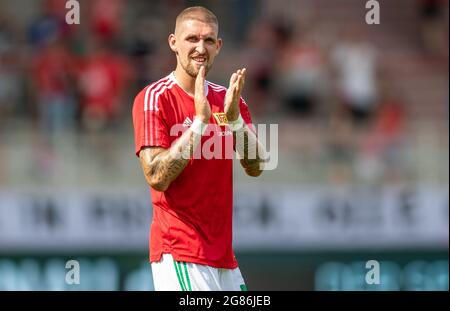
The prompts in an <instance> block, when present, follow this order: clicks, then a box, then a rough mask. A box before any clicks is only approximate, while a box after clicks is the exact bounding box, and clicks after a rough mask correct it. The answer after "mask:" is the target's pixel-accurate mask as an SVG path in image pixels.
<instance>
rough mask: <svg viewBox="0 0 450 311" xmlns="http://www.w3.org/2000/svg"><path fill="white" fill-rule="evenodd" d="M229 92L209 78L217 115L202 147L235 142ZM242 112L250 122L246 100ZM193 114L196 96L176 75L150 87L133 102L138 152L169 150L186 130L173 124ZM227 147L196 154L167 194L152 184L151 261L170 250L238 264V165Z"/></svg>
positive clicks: (179, 256)
mask: <svg viewBox="0 0 450 311" xmlns="http://www.w3.org/2000/svg"><path fill="white" fill-rule="evenodd" d="M225 93H226V88H224V87H222V86H219V85H216V84H213V83H211V82H208V81H206V82H205V94H206V97H207V99H208V102H209V104H210V106H211V112H212V113H211V119H210V120H209V123H210V124H209V126H208V129H207V131H206V132H205V135H204V136H202V143H201V144H200V145H199V147H198V148H203V147H205V146H206V144H208V141H209V142H211V140H215V141H216V142H221V143H222V144H221V145H222V146H225V145H228V146H229V144H230V142H231V145H233V135H232V132H231V131H230V130H229V128H228V125H226V124H225V123H226V121H224V119H223V116H224V114H223V112H224V98H225ZM240 110H241V115H242V118H243V119H244V121H245V122H246V123H247V124H249V125H251V117H250V113H249V111H248V107H247V105H246V104H245V102H244V100H243V99H242V98H241V99H240ZM194 116H195V106H194V98H193V97H192V96H191V95H189V94H188V93H186V92H185V91H184V90H183V89H182V88H181V87H180V86H179V84H178V83H177V81H176V80H175V76H174V75H173V73H172V74H170V75H169V76H167V77H165V78H163V79H161V80H159V81H157V82H155V83H153V84H150V85H149V86H147V87H145V88H144V89H143V90H142V91H141V92H140V93H139V94H138V95H137V96H136V98H135V101H134V105H133V125H134V131H135V132H134V133H135V145H136V149H135V152H136V155H137V156H139V152H140V150H141V148H143V147H146V146H157V147H162V148H166V149H167V148H169V147H170V146H171V144H172V143H173V141H175V140H176V139H178V138H179V137H180V136H181V134H182V132H178V133H176V134H175V135H170V134H171V129H173V126H178V128H179V127H180V125H183V124H184V126H185V128H188V127H189V126H190V124H191V123H192V121H193V120H194ZM227 140H228V141H227ZM209 145H211V143H209ZM216 147H217V146H214V147H213V149H215V148H216ZM225 149H226V148H224V147H223V148H222V150H213V151H214V153H215V154H216V155H219V156H217V157H212V158H211V156H208V157H207V156H203V154H202V156H201V157H197V156H195V154H194V157H193V158H191V159H190V160H189V163H188V164H187V166H186V167H185V169H184V170H183V171H182V172H181V173H180V175H179V176H178V177H177V178H176V179H175V180H174V181H172V183H171V184H170V186H169V188H168V189H167V190H166V191H165V192H160V191H156V190H154V189H153V188H150V191H151V197H152V203H153V221H152V224H151V228H150V262H155V261H159V260H160V258H161V255H162V254H163V253H170V254H172V256H173V258H174V259H175V260H177V261H185V262H192V263H198V264H204V265H209V266H212V267H217V268H227V269H233V268H236V267H237V266H238V265H237V261H236V258H235V257H234V252H233V248H232V209H233V184H232V182H233V167H232V159H231V157H230V156H225V153H226V152H225Z"/></svg>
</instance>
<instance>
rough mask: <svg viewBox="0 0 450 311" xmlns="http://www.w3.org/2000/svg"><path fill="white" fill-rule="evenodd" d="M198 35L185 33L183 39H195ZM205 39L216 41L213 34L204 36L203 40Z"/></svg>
mask: <svg viewBox="0 0 450 311" xmlns="http://www.w3.org/2000/svg"><path fill="white" fill-rule="evenodd" d="M198 37H199V36H198V35H194V34H189V35H186V37H185V39H186V40H189V39H196V38H198ZM206 40H212V41H214V42H215V41H216V40H217V39H216V38H215V37H214V36H206V37H205V41H206Z"/></svg>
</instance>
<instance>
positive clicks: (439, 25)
mask: <svg viewBox="0 0 450 311" xmlns="http://www.w3.org/2000/svg"><path fill="white" fill-rule="evenodd" d="M446 2H447V1H445V0H419V1H418V4H419V10H420V17H421V25H420V28H421V39H422V45H423V47H424V49H425V51H426V52H427V53H429V54H431V55H438V56H447V57H448V33H446V30H447V31H448V23H447V25H446V22H445V18H444V7H445V5H446Z"/></svg>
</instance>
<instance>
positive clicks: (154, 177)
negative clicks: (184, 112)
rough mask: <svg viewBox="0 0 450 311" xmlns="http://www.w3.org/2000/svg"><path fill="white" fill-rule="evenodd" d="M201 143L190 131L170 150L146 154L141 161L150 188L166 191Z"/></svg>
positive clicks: (198, 137)
mask: <svg viewBox="0 0 450 311" xmlns="http://www.w3.org/2000/svg"><path fill="white" fill-rule="evenodd" d="M199 141H200V135H198V134H195V133H194V132H193V131H192V130H191V129H188V130H187V131H186V132H185V133H183V135H181V137H180V138H179V139H178V140H177V141H176V142H175V143H174V144H172V146H171V147H170V148H169V149H166V150H163V151H161V152H159V153H157V154H151V153H144V155H143V157H141V161H143V162H145V163H147V164H145V163H144V164H143V167H144V174H145V177H146V179H147V182H148V183H149V184H150V186H151V187H152V188H154V189H156V190H158V191H165V190H166V189H167V188H168V187H169V185H170V183H171V182H172V181H173V180H175V179H176V178H177V177H178V175H180V173H181V172H182V171H183V170H184V168H185V167H186V165H187V164H188V162H189V159H190V157H191V155H192V154H193V152H194V150H195V148H196V147H197V145H198V142H199Z"/></svg>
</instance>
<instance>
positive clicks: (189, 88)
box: [174, 65, 195, 96]
mask: <svg viewBox="0 0 450 311" xmlns="http://www.w3.org/2000/svg"><path fill="white" fill-rule="evenodd" d="M174 75H175V79H177V82H178V83H179V84H180V86H181V87H182V88H183V90H184V91H185V92H186V93H188V94H190V95H192V96H194V94H195V78H193V77H191V76H190V75H188V74H187V73H186V71H185V70H184V69H183V67H181V66H180V65H177V68H176V69H175V71H174Z"/></svg>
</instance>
